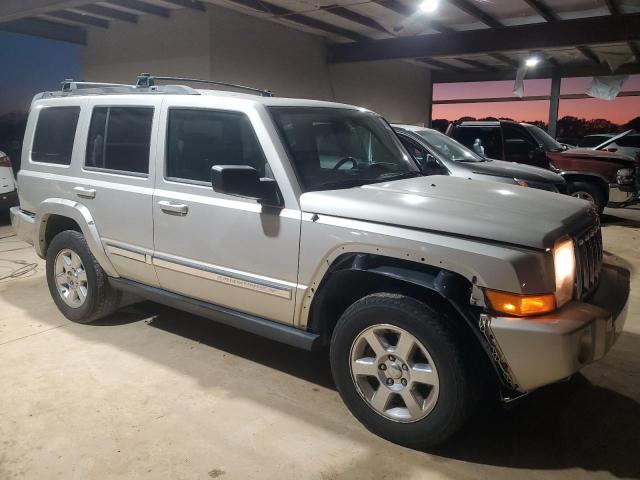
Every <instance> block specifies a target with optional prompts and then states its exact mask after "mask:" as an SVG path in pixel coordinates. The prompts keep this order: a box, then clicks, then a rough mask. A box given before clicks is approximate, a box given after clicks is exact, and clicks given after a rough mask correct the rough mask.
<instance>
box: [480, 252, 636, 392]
mask: <svg viewBox="0 0 640 480" xmlns="http://www.w3.org/2000/svg"><path fill="white" fill-rule="evenodd" d="M628 297H629V271H628V270H626V269H625V268H623V267H622V266H621V265H619V264H617V262H616V260H615V258H613V257H612V256H610V255H607V254H605V257H604V266H603V270H602V273H601V277H600V286H599V287H598V289H597V290H596V292H595V294H594V295H593V297H592V298H591V299H590V300H589V301H588V302H578V301H573V302H569V303H568V304H566V305H564V306H563V307H562V308H560V309H558V310H557V311H555V312H553V313H551V314H548V315H544V316H540V317H534V318H527V319H522V318H511V317H491V316H489V318H488V319H485V322H486V326H487V327H488V329H489V332H490V336H489V339H490V340H491V341H492V343H493V346H494V347H495V349H496V354H497V356H498V357H499V358H498V359H499V360H500V362H501V363H502V364H503V367H504V369H505V370H506V371H507V373H508V374H509V376H510V377H511V381H512V384H513V387H514V388H515V389H516V390H518V391H520V392H529V391H532V390H534V389H536V388H538V387H541V386H543V385H547V384H549V383H553V382H557V381H558V380H562V379H564V378H567V377H569V376H571V375H573V374H574V373H576V372H577V371H578V370H580V369H581V368H582V367H584V366H585V365H588V364H589V363H592V362H595V361H596V360H599V359H601V358H602V357H604V355H605V354H606V353H607V352H608V351H609V350H610V349H611V347H612V346H613V344H614V343H615V341H616V340H617V338H618V336H619V335H620V332H621V331H622V328H623V327H624V323H625V321H626V314H627V300H628Z"/></svg>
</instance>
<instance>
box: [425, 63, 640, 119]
mask: <svg viewBox="0 0 640 480" xmlns="http://www.w3.org/2000/svg"><path fill="white" fill-rule="evenodd" d="M590 82H591V78H565V79H563V80H562V86H561V89H560V91H561V93H563V94H564V93H584V91H585V90H586V89H587V87H588V86H589V84H590ZM512 90H513V81H501V82H471V83H469V82H466V83H446V84H436V85H434V87H433V99H434V100H448V99H465V98H491V97H509V96H511V95H513V93H512ZM550 90H551V80H525V95H549V92H550ZM623 90H626V91H629V90H640V75H633V76H631V77H630V78H629V80H628V81H627V82H626V84H625V86H624V88H623ZM566 115H573V116H575V117H579V118H586V119H588V120H589V119H593V118H605V119H607V120H609V121H611V122H613V123H617V124H624V123H626V122H628V121H629V120H631V119H633V118H635V117H638V116H640V97H621V98H616V99H615V100H613V101H608V100H599V99H595V98H594V99H580V100H560V113H559V117H560V118H562V117H564V116H566ZM467 116H469V117H476V118H482V117H508V118H512V119H514V120H516V121H534V120H542V121H544V122H547V121H548V120H549V102H548V101H546V100H543V101H533V102H522V101H514V102H504V103H503V102H500V103H461V104H456V105H434V106H433V116H432V118H433V119H434V120H435V119H437V118H445V119H447V120H457V119H459V118H461V117H467Z"/></svg>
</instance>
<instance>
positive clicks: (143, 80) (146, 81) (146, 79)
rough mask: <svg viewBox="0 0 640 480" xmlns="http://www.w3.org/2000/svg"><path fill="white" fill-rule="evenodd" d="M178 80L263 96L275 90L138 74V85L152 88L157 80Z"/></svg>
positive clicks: (196, 79)
mask: <svg viewBox="0 0 640 480" xmlns="http://www.w3.org/2000/svg"><path fill="white" fill-rule="evenodd" d="M156 80H161V81H177V82H192V83H207V84H210V85H219V86H221V87H229V88H237V89H238V90H246V91H248V92H253V93H258V94H260V95H261V96H263V97H273V92H271V91H269V90H261V89H259V88H254V87H247V86H244V85H236V84H234V83H227V82H218V81H216V80H203V79H200V78H185V77H159V76H156V75H151V74H149V73H141V74H140V75H139V76H138V80H137V82H136V87H138V88H150V87H153V86H155V81H156Z"/></svg>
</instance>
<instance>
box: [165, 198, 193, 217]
mask: <svg viewBox="0 0 640 480" xmlns="http://www.w3.org/2000/svg"><path fill="white" fill-rule="evenodd" d="M158 205H160V210H162V211H163V212H164V213H168V214H169V215H181V216H185V215H186V214H187V213H189V205H185V204H184V203H175V202H170V201H168V200H160V201H159V202H158Z"/></svg>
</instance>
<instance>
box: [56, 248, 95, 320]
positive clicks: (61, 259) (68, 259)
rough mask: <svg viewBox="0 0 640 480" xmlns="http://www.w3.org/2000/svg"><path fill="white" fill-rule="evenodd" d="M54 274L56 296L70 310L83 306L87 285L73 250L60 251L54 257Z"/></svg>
mask: <svg viewBox="0 0 640 480" xmlns="http://www.w3.org/2000/svg"><path fill="white" fill-rule="evenodd" d="M54 274H55V280H56V288H57V289H58V294H59V295H60V298H62V300H63V301H64V303H66V304H67V305H69V306H70V307H72V308H79V307H81V306H82V305H84V302H85V301H86V299H87V294H88V293H89V284H88V281H87V272H86V270H85V268H84V265H83V264H82V259H81V258H80V256H79V255H78V254H77V253H76V252H74V251H73V250H69V249H64V250H61V251H60V252H59V253H58V255H57V256H56V261H55V267H54Z"/></svg>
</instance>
